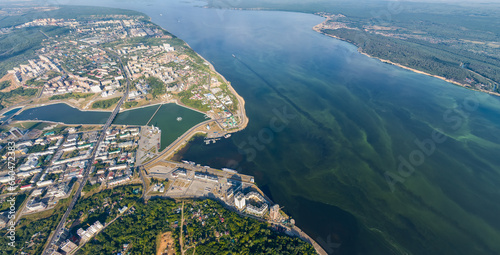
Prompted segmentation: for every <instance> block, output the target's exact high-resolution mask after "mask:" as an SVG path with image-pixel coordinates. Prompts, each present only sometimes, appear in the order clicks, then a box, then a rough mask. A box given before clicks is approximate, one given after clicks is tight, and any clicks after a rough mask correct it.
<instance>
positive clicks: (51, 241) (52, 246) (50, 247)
mask: <svg viewBox="0 0 500 255" xmlns="http://www.w3.org/2000/svg"><path fill="white" fill-rule="evenodd" d="M111 55H113V56H115V57H117V58H118V60H119V61H120V66H121V68H122V72H123V73H124V75H125V78H126V79H127V89H126V91H125V93H124V94H123V97H122V98H121V99H120V101H119V102H118V104H117V105H116V108H115V109H114V110H113V112H112V113H111V115H110V116H109V118H108V120H107V121H106V124H104V126H103V128H102V131H101V135H100V136H99V140H98V141H97V142H96V143H95V146H94V148H93V149H92V154H91V156H90V161H89V164H88V165H87V167H86V168H85V171H84V174H83V177H82V179H81V181H79V185H78V190H77V191H76V193H75V195H73V199H72V200H71V203H70V204H69V206H68V209H67V210H66V212H65V213H64V215H63V217H62V218H61V220H60V221H59V224H57V227H56V229H55V231H54V232H53V233H52V234H51V235H50V236H49V238H48V239H47V244H46V246H45V248H44V250H43V252H42V254H44V255H49V254H52V253H53V252H54V251H56V250H57V246H56V244H57V243H58V242H59V238H60V234H61V233H62V231H63V229H64V225H65V223H66V220H67V219H68V216H69V214H70V212H71V210H73V207H74V206H75V204H76V202H77V201H78V198H79V197H80V195H81V193H82V189H83V187H84V186H85V184H86V183H87V179H88V177H89V173H90V169H91V168H92V163H93V162H94V160H95V155H96V152H97V148H99V144H101V142H102V141H103V140H104V138H105V137H106V130H107V129H108V128H109V127H110V126H111V124H112V123H113V120H114V119H115V117H116V115H117V114H118V112H119V111H120V107H121V105H122V104H123V102H124V101H125V99H126V98H127V95H128V91H129V87H130V80H129V77H128V76H127V74H126V73H125V70H124V69H123V63H122V60H121V59H120V58H119V57H118V56H117V55H116V54H111Z"/></svg>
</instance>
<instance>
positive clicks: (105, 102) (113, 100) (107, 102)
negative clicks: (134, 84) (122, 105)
mask: <svg viewBox="0 0 500 255" xmlns="http://www.w3.org/2000/svg"><path fill="white" fill-rule="evenodd" d="M120 99H121V97H114V98H110V99H106V100H99V101H95V102H94V103H92V108H94V109H96V108H100V109H107V108H109V107H111V106H112V105H114V104H116V103H118V101H120Z"/></svg>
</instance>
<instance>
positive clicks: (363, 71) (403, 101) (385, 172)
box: [89, 1, 500, 254]
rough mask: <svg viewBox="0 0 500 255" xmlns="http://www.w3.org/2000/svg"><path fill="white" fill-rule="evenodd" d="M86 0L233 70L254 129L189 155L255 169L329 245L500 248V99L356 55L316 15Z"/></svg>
mask: <svg viewBox="0 0 500 255" xmlns="http://www.w3.org/2000/svg"><path fill="white" fill-rule="evenodd" d="M89 3H90V4H94V5H104V6H116V4H117V3H120V7H122V8H129V9H134V10H138V11H142V12H145V13H146V14H148V15H149V16H151V17H152V21H153V22H156V23H157V24H160V25H161V26H162V27H164V28H165V29H167V30H169V31H170V32H172V33H173V34H175V35H177V36H178V37H180V38H181V39H183V40H185V41H186V42H187V43H189V45H190V46H191V47H192V48H193V49H194V50H196V51H197V52H199V53H200V54H201V55H203V56H204V57H205V58H206V59H207V60H209V61H210V62H211V63H213V64H214V66H215V68H216V69H217V70H218V71H219V72H220V73H221V74H222V75H224V76H225V77H226V78H227V79H228V80H229V81H231V82H232V85H233V86H234V87H235V89H236V90H237V91H238V93H240V95H242V96H243V97H244V98H245V100H246V110H247V114H248V116H249V118H250V123H249V125H248V128H247V129H245V130H244V131H242V132H239V133H237V134H234V135H233V136H232V137H231V139H227V140H223V141H221V142H219V143H217V144H214V145H209V146H207V145H205V144H203V143H202V141H195V142H194V143H192V144H191V146H190V148H189V149H188V150H187V152H186V153H185V155H184V158H185V159H188V160H193V161H196V162H198V163H201V164H203V165H207V164H208V165H211V166H213V167H230V168H234V169H238V170H239V171H242V172H245V173H249V174H252V175H255V176H256V182H257V183H258V185H259V186H261V187H262V188H263V189H264V190H265V191H266V193H267V194H268V195H269V196H270V197H272V198H273V200H275V201H276V202H277V203H279V204H281V205H282V206H284V210H285V211H287V212H288V213H290V214H291V215H292V216H293V217H294V218H295V219H296V222H297V225H298V226H300V227H301V228H303V229H304V230H305V231H306V232H307V233H308V234H310V235H311V236H312V237H313V238H315V239H316V240H318V241H320V242H321V243H322V244H323V245H324V246H325V248H327V249H329V248H330V247H331V246H332V245H331V243H330V242H329V241H328V240H331V242H340V243H342V245H341V246H340V248H339V251H340V252H341V253H342V254H403V253H410V254H500V242H499V240H500V219H499V218H498V215H499V214H500V204H499V203H498V201H500V189H499V185H500V157H498V153H499V152H500V132H499V131H500V101H499V99H498V98H496V97H491V96H488V95H483V94H477V93H475V92H472V91H469V90H466V89H463V88H460V87H456V86H454V85H451V84H448V83H446V82H444V81H441V80H439V79H435V78H431V77H427V76H424V75H419V74H415V73H412V72H409V71H406V70H403V69H400V68H397V67H394V66H391V65H387V64H383V63H381V62H379V61H377V60H374V59H370V58H368V57H366V56H363V55H361V54H359V53H358V52H357V51H356V48H355V47H354V46H352V45H350V44H348V43H345V42H341V41H338V40H335V39H332V38H329V37H326V36H323V35H321V34H318V33H316V32H314V31H313V30H312V29H311V28H312V27H313V26H314V25H316V24H318V23H320V22H321V21H322V18H320V17H317V16H314V15H308V14H300V13H284V12H269V11H229V10H216V9H205V8H196V7H193V4H191V3H177V2H171V1H169V2H163V1H147V2H142V3H140V4H139V3H135V2H129V1H125V2H122V1H120V2H117V1H107V2H106V1H99V2H95V1H94V2H89ZM160 14H162V15H161V16H160ZM232 54H234V55H235V56H236V57H235V58H234V57H232ZM158 121H160V120H158ZM436 130H437V131H439V132H442V133H443V134H444V135H442V136H441V135H439V134H438V133H436ZM433 138H434V139H433ZM398 168H399V170H400V171H398ZM322 241H323V242H322Z"/></svg>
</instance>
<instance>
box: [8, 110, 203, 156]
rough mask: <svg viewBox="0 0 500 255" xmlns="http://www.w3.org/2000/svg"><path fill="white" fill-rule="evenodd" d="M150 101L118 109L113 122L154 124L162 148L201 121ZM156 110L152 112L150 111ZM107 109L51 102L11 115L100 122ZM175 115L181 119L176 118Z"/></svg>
mask: <svg viewBox="0 0 500 255" xmlns="http://www.w3.org/2000/svg"><path fill="white" fill-rule="evenodd" d="M159 107H160V105H152V106H146V107H141V108H137V109H132V110H126V111H121V112H120V113H118V115H117V116H116V118H115V120H114V121H113V125H137V126H143V125H146V124H148V122H149V124H148V125H154V126H157V127H159V128H160V130H161V131H162V135H161V147H160V149H163V148H165V147H166V146H168V145H169V144H170V143H172V142H173V141H175V139H177V137H179V136H181V135H182V134H183V133H184V132H186V131H187V130H188V129H190V128H191V127H193V126H195V125H196V124H198V123H200V122H203V121H205V120H206V119H205V117H204V116H205V115H204V114H202V113H199V112H197V111H193V110H191V109H188V108H186V107H182V106H179V105H176V104H164V105H161V107H160V109H159V110H158V112H156V110H157V109H158V108H159ZM155 112H156V115H155V116H154V117H153V118H151V117H152V116H153V114H154V113H155ZM109 114H110V112H105V111H80V110H78V109H76V108H73V107H71V106H69V105H67V104H61V103H60V104H51V105H45V106H40V107H36V108H31V109H27V110H25V111H23V112H21V113H20V114H19V115H17V116H15V117H14V119H15V120H46V121H54V122H62V123H65V124H104V123H106V120H107V119H108V117H109ZM178 117H181V118H182V119H180V120H177V118H178Z"/></svg>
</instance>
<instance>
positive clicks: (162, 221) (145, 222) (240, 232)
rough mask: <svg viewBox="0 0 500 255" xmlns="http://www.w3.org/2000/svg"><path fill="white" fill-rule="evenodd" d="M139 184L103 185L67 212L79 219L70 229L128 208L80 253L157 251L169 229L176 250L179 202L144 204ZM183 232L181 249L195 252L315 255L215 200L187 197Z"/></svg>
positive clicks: (105, 219) (295, 240)
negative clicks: (161, 236) (162, 236)
mask: <svg viewBox="0 0 500 255" xmlns="http://www.w3.org/2000/svg"><path fill="white" fill-rule="evenodd" d="M139 187H140V186H132V185H131V186H122V187H117V188H114V189H107V190H104V191H102V192H100V193H96V194H94V195H92V196H90V197H86V198H84V199H82V200H80V201H79V202H78V204H77V205H76V206H75V208H74V209H73V211H72V212H71V214H70V217H69V219H70V220H77V219H79V222H77V223H76V224H75V225H74V226H73V228H72V229H71V232H72V233H75V232H76V230H77V229H78V228H80V227H85V226H87V224H93V223H94V222H95V221H96V220H99V221H100V222H101V223H103V224H104V223H105V222H109V221H111V220H112V219H114V218H115V217H116V215H117V209H118V208H121V207H123V206H127V207H129V208H132V207H133V209H132V211H129V212H127V213H125V214H124V215H123V216H122V217H119V218H118V220H117V221H115V222H113V223H112V224H111V225H109V226H108V227H107V228H106V229H105V230H104V231H103V232H101V233H100V234H99V235H97V236H96V237H95V238H94V239H92V240H91V241H90V242H89V243H87V244H86V245H85V246H84V247H83V248H82V249H81V250H80V251H79V252H78V253H79V254H112V253H117V252H120V251H122V249H123V245H124V244H129V248H128V250H127V253H128V254H156V250H157V248H158V247H157V240H158V237H159V235H161V234H162V233H165V232H168V231H171V232H172V237H173V238H174V240H175V241H176V243H175V246H176V249H177V252H178V254H180V252H179V251H178V250H179V247H180V245H179V236H180V226H179V225H180V224H179V222H180V221H181V207H182V203H180V202H175V201H172V200H166V199H155V200H150V201H148V203H147V204H144V203H143V202H142V201H141V200H139V198H140V194H141V193H140V192H138V188H139ZM184 219H185V225H184V227H183V235H184V240H185V243H184V245H185V247H186V248H185V249H187V253H188V254H193V250H192V248H194V247H195V246H196V252H195V254H234V253H241V254H315V251H314V249H313V247H312V246H311V245H310V244H307V243H305V242H303V241H301V240H300V239H298V238H292V237H289V236H286V235H283V234H280V233H278V232H275V231H273V230H271V229H270V226H269V225H268V224H267V223H264V222H259V221H257V220H254V219H250V218H247V217H240V216H238V215H237V214H236V213H234V212H231V211H229V210H227V209H225V208H224V207H223V206H222V205H220V204H219V203H218V202H215V201H213V200H209V199H206V200H189V201H186V202H185V204H184Z"/></svg>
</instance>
